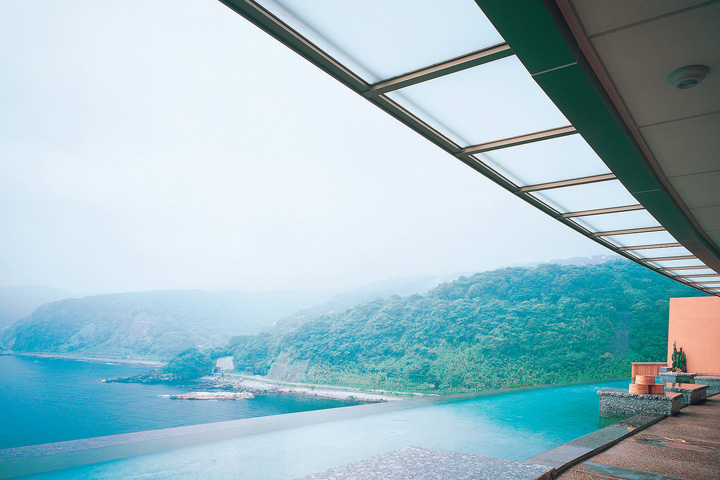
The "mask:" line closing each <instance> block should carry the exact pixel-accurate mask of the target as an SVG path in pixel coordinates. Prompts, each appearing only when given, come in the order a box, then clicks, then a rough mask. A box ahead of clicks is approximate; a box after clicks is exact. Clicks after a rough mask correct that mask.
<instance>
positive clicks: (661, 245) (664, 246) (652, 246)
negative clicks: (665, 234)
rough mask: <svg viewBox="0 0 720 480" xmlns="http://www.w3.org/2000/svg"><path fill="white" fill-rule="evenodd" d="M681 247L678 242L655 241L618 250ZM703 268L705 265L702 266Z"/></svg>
mask: <svg viewBox="0 0 720 480" xmlns="http://www.w3.org/2000/svg"><path fill="white" fill-rule="evenodd" d="M673 247H682V244H680V243H656V244H654V245H635V246H634V247H620V248H618V250H622V251H623V252H627V251H628V250H647V249H648V248H673ZM703 268H705V267H703Z"/></svg>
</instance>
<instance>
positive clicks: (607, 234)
mask: <svg viewBox="0 0 720 480" xmlns="http://www.w3.org/2000/svg"><path fill="white" fill-rule="evenodd" d="M664 231H665V228H664V227H644V228H626V229H624V230H608V231H606V232H595V233H592V234H590V235H591V236H593V237H611V236H615V235H630V234H632V233H649V232H664Z"/></svg>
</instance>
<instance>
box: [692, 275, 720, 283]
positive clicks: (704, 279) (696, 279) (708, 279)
mask: <svg viewBox="0 0 720 480" xmlns="http://www.w3.org/2000/svg"><path fill="white" fill-rule="evenodd" d="M685 280H688V281H690V282H695V283H702V282H718V281H720V275H718V276H717V277H688V278H686V279H685Z"/></svg>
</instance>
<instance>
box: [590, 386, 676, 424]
mask: <svg viewBox="0 0 720 480" xmlns="http://www.w3.org/2000/svg"><path fill="white" fill-rule="evenodd" d="M597 393H598V395H600V416H601V417H614V416H622V415H636V414H639V413H655V414H658V415H668V416H669V415H677V414H678V412H679V411H680V407H681V406H682V398H681V397H682V395H681V394H679V393H668V394H667V395H645V394H639V393H628V391H627V390H623V389H618V388H602V389H600V390H598V392H597Z"/></svg>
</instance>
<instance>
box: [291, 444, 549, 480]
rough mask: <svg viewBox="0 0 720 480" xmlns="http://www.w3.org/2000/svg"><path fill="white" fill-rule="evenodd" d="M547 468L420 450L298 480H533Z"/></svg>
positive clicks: (403, 450)
mask: <svg viewBox="0 0 720 480" xmlns="http://www.w3.org/2000/svg"><path fill="white" fill-rule="evenodd" d="M548 470H549V468H548V467H546V466H543V465H533V464H528V463H518V462H513V461H510V460H502V459H499V458H491V457H483V456H481V455H468V454H464V453H457V452H449V451H446V450H436V449H433V448H423V447H414V446H413V447H405V448H401V449H399V450H395V451H393V452H389V453H385V454H383V455H377V456H375V457H371V458H368V459H366V460H362V461H360V462H356V463H351V464H349V465H344V466H342V467H338V468H333V469H331V470H327V471H325V472H322V473H316V474H314V475H310V476H308V477H304V478H303V479H302V480H370V479H393V480H440V479H443V480H445V479H447V480H471V479H472V480H498V479H513V480H535V479H537V478H540V477H543V476H544V475H545V474H546V473H547V472H548Z"/></svg>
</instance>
